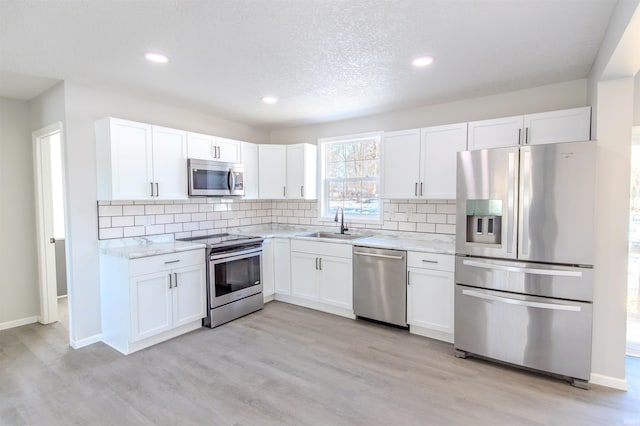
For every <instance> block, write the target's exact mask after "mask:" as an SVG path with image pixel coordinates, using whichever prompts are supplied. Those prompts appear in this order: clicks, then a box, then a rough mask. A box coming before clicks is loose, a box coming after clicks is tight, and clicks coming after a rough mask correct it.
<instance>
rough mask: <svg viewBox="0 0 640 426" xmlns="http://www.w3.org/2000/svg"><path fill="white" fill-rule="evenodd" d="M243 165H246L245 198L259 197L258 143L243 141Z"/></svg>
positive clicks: (253, 198)
mask: <svg viewBox="0 0 640 426" xmlns="http://www.w3.org/2000/svg"><path fill="white" fill-rule="evenodd" d="M242 166H243V167H244V198H245V200H255V199H257V198H258V145H256V144H255V143H249V142H242Z"/></svg>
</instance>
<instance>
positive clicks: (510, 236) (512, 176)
mask: <svg viewBox="0 0 640 426" xmlns="http://www.w3.org/2000/svg"><path fill="white" fill-rule="evenodd" d="M516 154H517V151H515V152H510V153H509V177H508V180H509V183H508V194H507V203H508V204H509V205H508V218H507V250H506V253H507V254H513V246H514V240H515V235H514V229H513V228H514V227H515V224H514V222H515V218H516V213H515V212H516V188H517V185H518V174H517V173H516V170H517V168H518V165H517V163H516V162H517V157H516Z"/></svg>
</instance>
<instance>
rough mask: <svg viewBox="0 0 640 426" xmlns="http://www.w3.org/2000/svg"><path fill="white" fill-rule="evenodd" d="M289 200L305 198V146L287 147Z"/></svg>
mask: <svg viewBox="0 0 640 426" xmlns="http://www.w3.org/2000/svg"><path fill="white" fill-rule="evenodd" d="M287 198H289V199H302V198H304V145H303V144H297V145H289V146H287Z"/></svg>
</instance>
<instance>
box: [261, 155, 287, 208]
mask: <svg viewBox="0 0 640 426" xmlns="http://www.w3.org/2000/svg"><path fill="white" fill-rule="evenodd" d="M258 176H260V180H259V182H258V186H259V193H260V198H263V199H282V198H285V197H286V193H285V187H286V185H287V149H286V146H285V145H259V146H258Z"/></svg>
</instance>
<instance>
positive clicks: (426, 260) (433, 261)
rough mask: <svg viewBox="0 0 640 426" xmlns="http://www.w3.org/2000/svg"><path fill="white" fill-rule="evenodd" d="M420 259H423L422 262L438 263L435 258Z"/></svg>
mask: <svg viewBox="0 0 640 426" xmlns="http://www.w3.org/2000/svg"><path fill="white" fill-rule="evenodd" d="M422 261H423V262H424V263H438V261H437V260H428V259H422Z"/></svg>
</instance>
